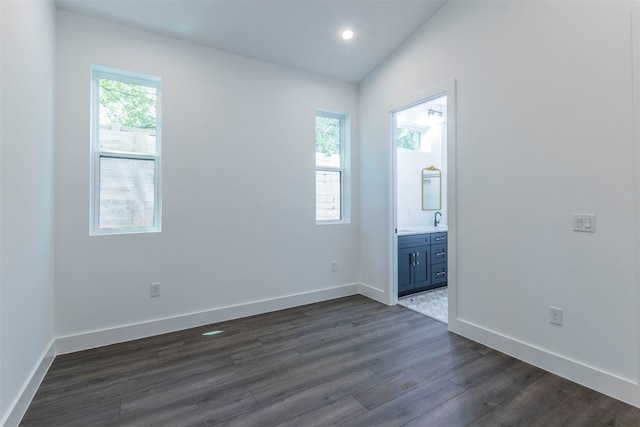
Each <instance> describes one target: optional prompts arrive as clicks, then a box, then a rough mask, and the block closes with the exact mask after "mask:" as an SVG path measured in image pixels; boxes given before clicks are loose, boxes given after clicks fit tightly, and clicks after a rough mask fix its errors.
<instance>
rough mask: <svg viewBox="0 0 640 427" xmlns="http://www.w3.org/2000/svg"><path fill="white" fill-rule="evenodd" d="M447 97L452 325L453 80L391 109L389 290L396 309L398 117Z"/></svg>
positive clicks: (453, 305)
mask: <svg viewBox="0 0 640 427" xmlns="http://www.w3.org/2000/svg"><path fill="white" fill-rule="evenodd" d="M443 95H446V96H447V224H448V236H447V250H448V255H447V263H448V266H447V268H448V277H447V283H448V293H449V324H451V322H452V321H455V319H456V318H457V289H458V287H457V277H458V275H457V262H456V260H457V246H458V245H457V236H458V221H457V217H458V215H457V212H458V209H457V208H458V206H457V179H456V175H457V173H456V172H457V171H456V81H455V80H450V81H447V82H444V83H441V84H439V85H436V86H434V87H431V88H429V89H426V90H422V91H420V92H419V93H416V94H414V95H412V96H410V97H407V98H403V99H401V100H399V101H397V102H394V103H393V104H392V105H391V106H390V108H389V134H390V135H389V136H390V137H389V141H390V148H391V150H390V151H391V156H389V161H390V163H391V165H390V166H391V167H390V168H389V170H390V171H391V179H390V180H389V182H390V186H391V188H390V191H389V194H390V197H391V199H390V200H389V210H390V212H389V215H388V217H389V226H388V230H389V253H390V255H391V256H390V260H389V272H390V277H389V288H388V289H387V295H388V303H389V304H390V305H395V304H397V302H398V256H397V254H398V241H397V238H396V228H397V225H398V207H397V192H398V183H397V152H396V144H395V135H394V132H393V131H394V129H395V127H396V123H395V113H397V112H398V111H401V110H405V109H407V108H410V107H412V106H414V105H417V104H422V103H424V102H427V101H429V100H431V99H434V98H438V97H440V96H443Z"/></svg>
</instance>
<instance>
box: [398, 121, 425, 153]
mask: <svg viewBox="0 0 640 427" xmlns="http://www.w3.org/2000/svg"><path fill="white" fill-rule="evenodd" d="M421 138H422V132H421V131H419V130H417V129H411V128H408V127H397V128H396V141H397V143H398V148H404V149H406V150H419V149H420V140H421Z"/></svg>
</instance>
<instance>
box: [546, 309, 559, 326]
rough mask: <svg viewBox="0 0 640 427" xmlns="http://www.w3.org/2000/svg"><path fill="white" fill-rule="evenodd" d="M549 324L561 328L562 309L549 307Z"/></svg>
mask: <svg viewBox="0 0 640 427" xmlns="http://www.w3.org/2000/svg"><path fill="white" fill-rule="evenodd" d="M549 323H552V324H554V325H558V326H562V309H561V308H558V307H552V306H549Z"/></svg>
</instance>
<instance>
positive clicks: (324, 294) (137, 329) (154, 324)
mask: <svg viewBox="0 0 640 427" xmlns="http://www.w3.org/2000/svg"><path fill="white" fill-rule="evenodd" d="M356 294H358V284H357V283H352V284H348V285H342V286H336V287H333V288H326V289H319V290H316V291H311V292H305V293H300V294H293V295H287V296H284V297H279V298H271V299H265V300H260V301H253V302H249V303H246V304H239V305H233V306H227V307H219V308H215V309H212V310H207V311H201V312H197V313H189V314H184V315H179V316H174V317H166V318H163V319H157V320H152V321H149V322H144V323H135V324H129V325H122V326H115V327H113V328H107V329H101V330H95V331H91V332H84V333H80V334H76V335H67V336H64V337H59V338H58V339H57V342H56V349H57V351H58V354H65V353H72V352H74V351H81V350H87V349H90V348H95V347H102V346H105V345H110V344H115V343H120V342H125V341H131V340H135V339H140V338H146V337H150V336H154V335H160V334H166V333H169V332H175V331H181V330H184V329H189V328H195V327H198V326H204V325H208V324H211V323H216V322H222V321H226V320H231V319H237V318H240V317H246V316H254V315H256V314H262V313H268V312H271V311H277V310H284V309H286V308H291V307H297V306H301V305H305V304H311V303H314V302H320V301H326V300H331V299H334V298H341V297H345V296H349V295H356Z"/></svg>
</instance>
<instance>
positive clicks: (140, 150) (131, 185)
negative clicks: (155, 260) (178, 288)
mask: <svg viewBox="0 0 640 427" xmlns="http://www.w3.org/2000/svg"><path fill="white" fill-rule="evenodd" d="M91 75H92V86H91V180H92V185H91V194H90V196H91V197H90V198H91V206H90V223H91V227H90V232H91V234H92V235H99V234H119V233H138V232H155V231H160V214H161V191H160V189H161V187H160V159H161V128H162V127H161V122H160V98H161V97H160V94H161V80H160V78H159V77H155V76H149V75H142V74H137V73H133V72H129V71H121V70H114V69H108V68H103V67H97V66H94V67H92V69H91Z"/></svg>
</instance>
